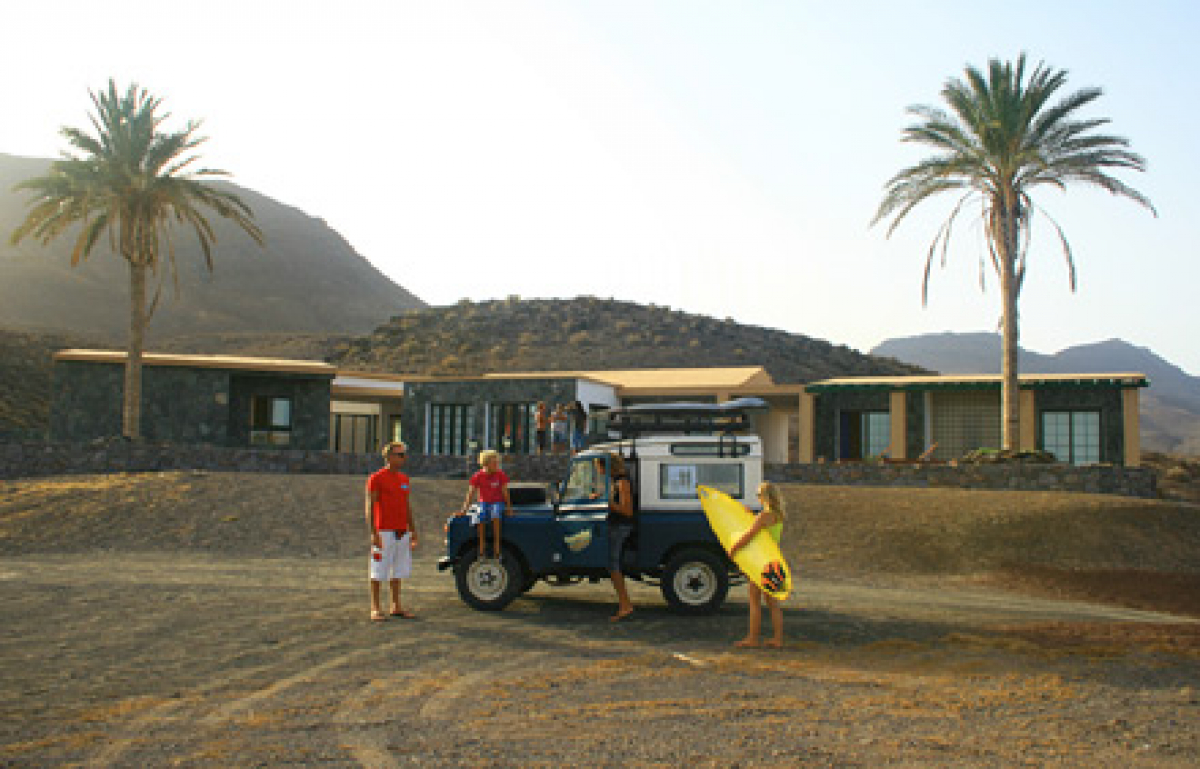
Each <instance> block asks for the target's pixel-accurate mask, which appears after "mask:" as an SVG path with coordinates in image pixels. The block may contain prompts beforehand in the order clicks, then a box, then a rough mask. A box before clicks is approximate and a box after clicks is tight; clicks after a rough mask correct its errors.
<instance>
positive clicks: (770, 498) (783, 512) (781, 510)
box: [758, 481, 787, 520]
mask: <svg viewBox="0 0 1200 769" xmlns="http://www.w3.org/2000/svg"><path fill="white" fill-rule="evenodd" d="M758 493H759V494H762V499H763V510H769V511H771V512H772V513H775V514H776V515H778V516H779V518H780V520H782V519H784V518H787V508H785V507H784V506H783V495H782V494H780V493H779V487H778V486H776V485H775V484H773V483H771V482H770V481H763V482H762V483H760V484H758Z"/></svg>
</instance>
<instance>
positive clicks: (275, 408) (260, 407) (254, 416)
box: [250, 395, 292, 446]
mask: <svg viewBox="0 0 1200 769" xmlns="http://www.w3.org/2000/svg"><path fill="white" fill-rule="evenodd" d="M291 442H292V399H291V398H277V397H274V396H270V395H256V396H254V398H253V399H252V400H251V401H250V444H251V445H253V446H287V445H289V444H290V443H291Z"/></svg>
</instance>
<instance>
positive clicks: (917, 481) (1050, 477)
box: [764, 462, 1158, 499]
mask: <svg viewBox="0 0 1200 769" xmlns="http://www.w3.org/2000/svg"><path fill="white" fill-rule="evenodd" d="M764 474H765V475H766V477H767V478H768V479H769V480H772V481H776V482H780V483H812V484H820V485H831V486H904V487H918V488H957V489H992V490H996V491H1000V490H1005V491H1067V492H1079V493H1083V494H1120V495H1124V496H1129V497H1145V498H1149V499H1154V498H1157V497H1158V476H1157V475H1155V473H1154V471H1152V470H1149V469H1147V468H1140V467H1119V466H1112V465H1088V466H1086V467H1076V466H1074V465H1066V464H1059V463H1055V464H1035V463H1029V464H1022V463H1006V464H994V465H987V464H982V465H966V464H962V465H932V464H886V463H884V464H876V463H859V462H853V463H847V464H836V463H834V464H822V463H818V464H811V465H768V466H767V468H766V471H765V473H764Z"/></svg>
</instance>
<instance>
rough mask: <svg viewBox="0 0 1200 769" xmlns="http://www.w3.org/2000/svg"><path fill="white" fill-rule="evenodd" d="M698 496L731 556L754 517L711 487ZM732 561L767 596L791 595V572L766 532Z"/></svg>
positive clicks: (723, 493)
mask: <svg viewBox="0 0 1200 769" xmlns="http://www.w3.org/2000/svg"><path fill="white" fill-rule="evenodd" d="M696 493H697V494H698V495H699V496H700V504H702V505H704V514H705V515H706V516H708V525H709V526H711V527H712V530H713V533H714V534H716V535H717V539H719V540H721V547H723V548H725V552H726V553H728V552H729V548H731V547H733V543H734V542H737V541H738V539H740V538H741V536H742V534H744V533H746V532H747V531H748V530H749V529H750V527H751V526H752V525H754V513H752V512H750V511H749V510H747V509H746V508H745V507H744V506H743V505H742V503H741V502H738V501H737V500H736V499H734V498H733V497H731V496H729V495H728V494H726V493H725V492H723V491H718V490H717V489H714V488H711V487H709V486H697V487H696ZM730 557H731V558H733V562H734V563H736V564H737V565H738V568H739V569H741V570H742V573H743V574H745V575H746V577H747V578H748V579H749V580H750V581H752V582H753V583H754V584H756V585H758V586H759V587H760V588H762V590H763V592H765V593H766V594H767V595H769V596H771V597H772V598H776V599H778V600H780V601H782V600H783V599H785V598H787V597H788V596H789V595H790V594H791V592H792V570H791V569H789V568H788V565H787V562H786V561H784V560H783V553H781V552H780V551H779V545H778V544H777V543H776V542H775V538H774V537H772V536H771V533H770V532H768V531H767V530H766V529H763V530H762V531H760V532H758V534H755V535H754V539H752V540H750V541H749V542H748V543H746V545H745V546H744V547H743V548H742V549H740V550H738V551H737V555H733V556H730Z"/></svg>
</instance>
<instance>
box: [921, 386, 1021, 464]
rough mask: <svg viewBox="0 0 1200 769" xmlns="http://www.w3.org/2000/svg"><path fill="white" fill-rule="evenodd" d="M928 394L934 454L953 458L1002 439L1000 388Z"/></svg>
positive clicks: (998, 442) (937, 457) (997, 442)
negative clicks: (935, 447)
mask: <svg viewBox="0 0 1200 769" xmlns="http://www.w3.org/2000/svg"><path fill="white" fill-rule="evenodd" d="M928 398H929V400H928V401H927V403H928V409H929V410H928V411H927V412H926V413H927V414H928V419H929V422H928V424H929V432H928V441H929V442H930V443H936V444H937V449H936V451H935V452H934V454H933V456H934V458H936V459H942V460H949V459H956V458H958V457H961V456H962V455H963V454H966V453H967V452H968V451H974V450H975V449H982V448H995V447H997V446H1000V445H1001V444H1002V443H1003V441H1002V439H1001V435H1000V393H999V391H996V390H964V391H953V390H951V391H937V392H932V393H930V394H929V395H928Z"/></svg>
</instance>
